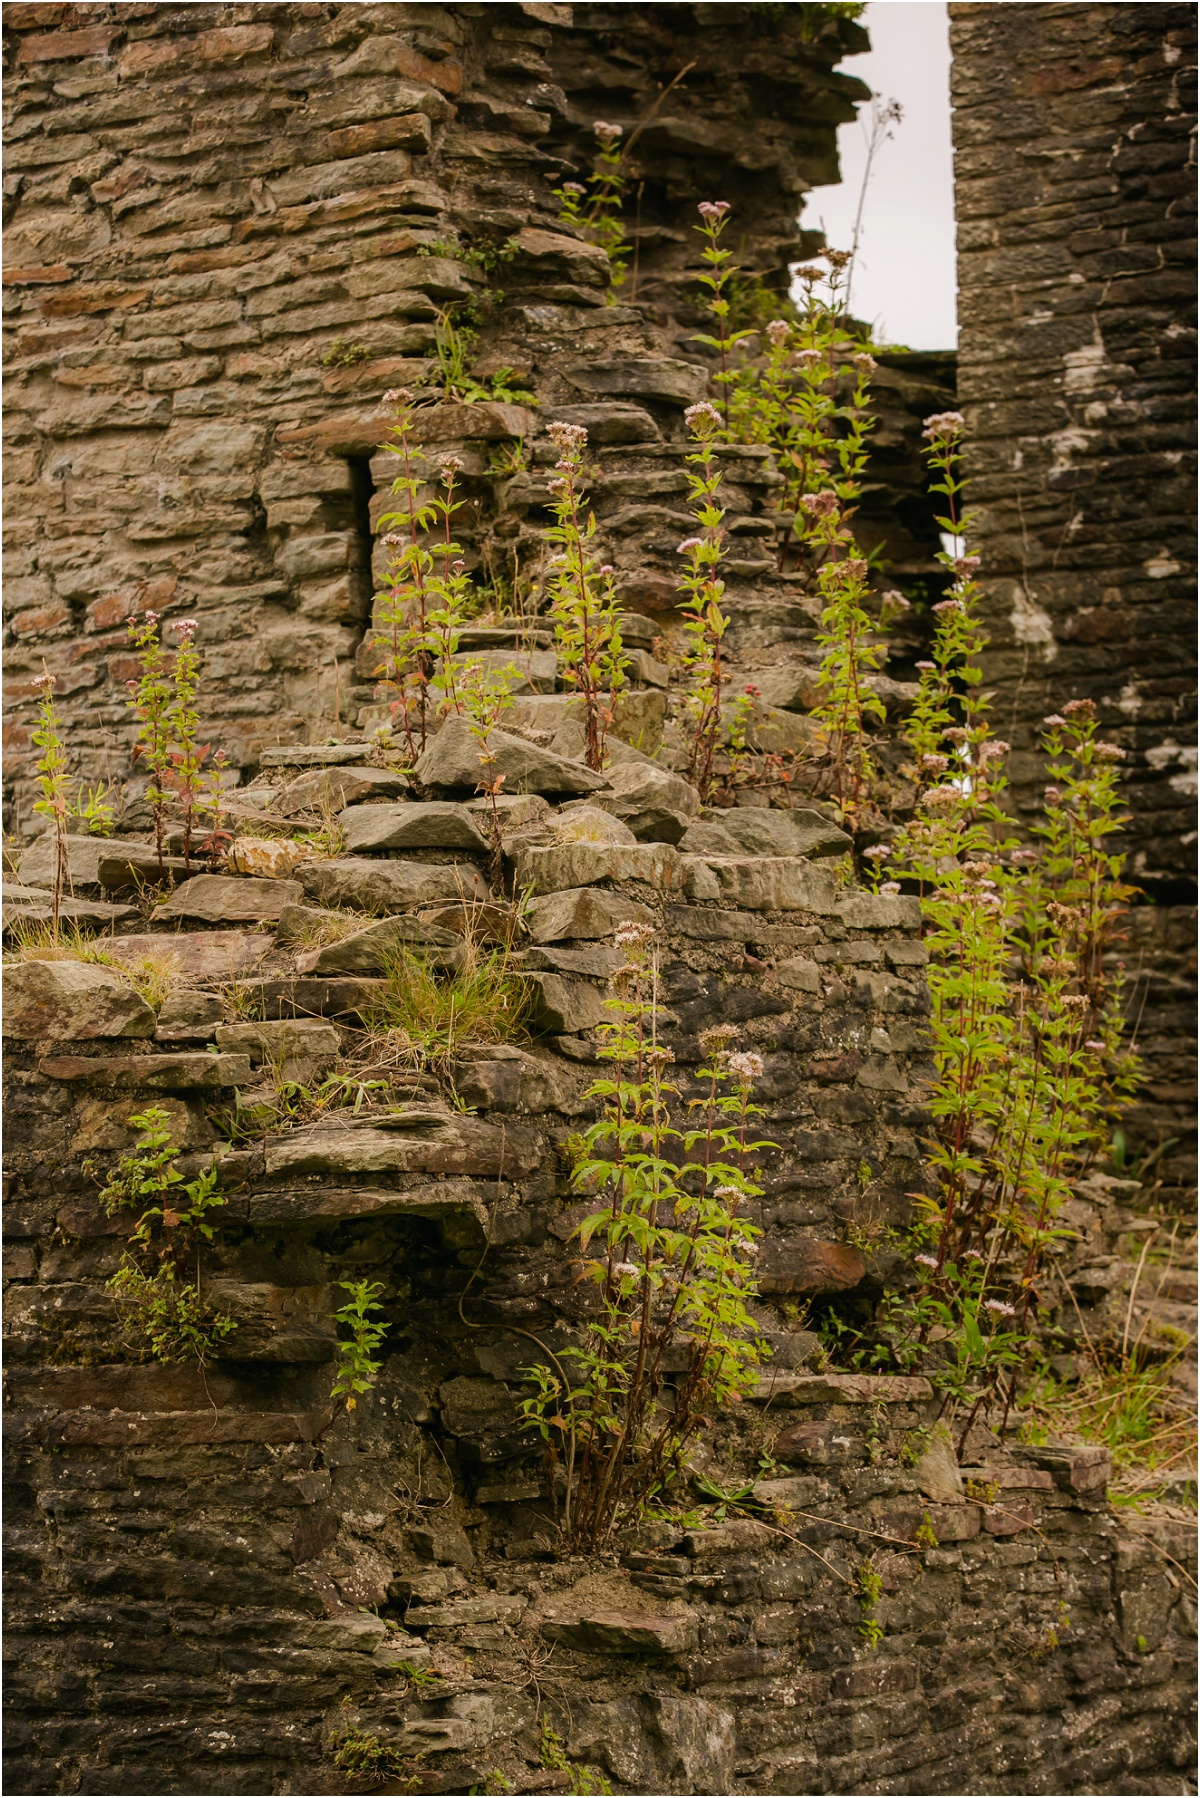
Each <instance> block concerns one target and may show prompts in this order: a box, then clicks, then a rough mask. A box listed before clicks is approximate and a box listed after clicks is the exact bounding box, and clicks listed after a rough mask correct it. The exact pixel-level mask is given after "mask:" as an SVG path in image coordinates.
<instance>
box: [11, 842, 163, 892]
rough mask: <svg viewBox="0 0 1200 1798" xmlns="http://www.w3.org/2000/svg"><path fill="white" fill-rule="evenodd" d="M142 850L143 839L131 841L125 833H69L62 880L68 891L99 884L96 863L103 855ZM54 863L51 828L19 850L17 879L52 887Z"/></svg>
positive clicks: (144, 851)
mask: <svg viewBox="0 0 1200 1798" xmlns="http://www.w3.org/2000/svg"><path fill="white" fill-rule="evenodd" d="M145 853H146V845H145V843H135V842H133V841H132V840H130V839H127V838H125V837H91V836H88V837H73V836H69V837H68V838H67V863H68V868H69V874H70V878H69V881H67V882H66V883H65V890H67V891H69V890H70V888H71V887H81V886H82V887H97V886H99V885H100V863H101V861H103V860H104V859H105V858H111V857H113V856H117V855H125V854H129V855H136V856H141V855H145ZM54 865H55V847H54V835H53V832H45V833H43V835H41V836H40V837H38V839H37V841H36V842H34V843H31V844H30V845H29V847H28V849H26V850H25V851H24V853H23V854H22V856H21V860H20V862H19V864H18V867H17V879H18V880H19V881H20V883H21V885H22V886H27V887H51V888H52V887H53V886H54Z"/></svg>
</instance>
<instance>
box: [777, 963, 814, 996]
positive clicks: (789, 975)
mask: <svg viewBox="0 0 1200 1798" xmlns="http://www.w3.org/2000/svg"><path fill="white" fill-rule="evenodd" d="M775 976H776V979H777V980H778V981H779V984H780V986H786V987H787V988H789V990H790V991H792V992H794V993H820V991H821V970H820V968H819V967H818V966H817V964H816V962H815V961H809V960H808V958H807V956H804V955H791V956H789V957H788V959H787V961H781V962H780V963H779V966H778V967H777V968H776V969H775Z"/></svg>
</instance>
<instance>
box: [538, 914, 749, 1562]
mask: <svg viewBox="0 0 1200 1798" xmlns="http://www.w3.org/2000/svg"><path fill="white" fill-rule="evenodd" d="M652 935H653V931H652V930H651V928H650V926H648V925H639V924H623V925H621V926H620V928H619V929H618V931H617V935H616V941H617V943H618V945H619V946H620V947H622V948H623V949H624V950H625V951H626V954H627V955H628V957H629V960H628V962H627V963H626V965H625V967H624V968H623V969H621V970H619V971H618V973H617V975H616V976H615V981H616V983H617V985H618V996H617V997H616V998H614V999H612V1000H609V1001H608V1002H607V1009H608V1011H609V1014H610V1021H609V1022H608V1023H606V1024H604V1025H602V1026H601V1027H600V1029H601V1032H602V1034H603V1036H604V1038H605V1043H604V1047H603V1048H602V1049H601V1051H600V1056H601V1059H602V1060H603V1061H605V1062H607V1063H608V1064H609V1068H610V1070H611V1072H610V1073H608V1074H607V1075H605V1076H604V1077H602V1078H601V1079H598V1080H597V1081H595V1082H594V1084H593V1085H592V1087H591V1089H590V1093H589V1097H591V1098H594V1099H596V1100H598V1101H599V1105H600V1115H599V1117H598V1118H597V1119H596V1121H595V1122H594V1123H592V1124H591V1125H590V1126H589V1127H588V1129H587V1130H586V1131H585V1132H584V1134H583V1137H582V1139H581V1141H580V1144H579V1150H578V1158H577V1161H576V1165H575V1169H574V1174H573V1184H574V1186H575V1189H576V1191H578V1192H581V1193H585V1194H587V1195H588V1197H589V1198H591V1199H592V1200H593V1202H594V1203H595V1205H596V1209H595V1210H594V1211H593V1212H592V1213H591V1214H590V1215H589V1216H588V1217H587V1218H585V1219H584V1220H583V1222H582V1223H581V1224H579V1225H578V1227H577V1229H576V1231H575V1235H576V1237H577V1239H578V1242H579V1246H580V1250H581V1252H582V1254H583V1255H584V1257H585V1260H584V1262H583V1266H582V1269H581V1277H582V1278H584V1279H586V1280H587V1281H589V1282H590V1283H591V1284H592V1285H593V1287H594V1288H595V1292H596V1302H595V1306H594V1308H593V1309H592V1310H591V1311H590V1312H589V1314H588V1316H587V1318H586V1321H585V1325H584V1338H583V1341H582V1343H580V1344H578V1345H576V1346H574V1347H572V1348H569V1349H566V1350H564V1351H563V1352H562V1355H561V1357H560V1358H559V1363H558V1364H557V1365H556V1368H555V1370H554V1371H552V1370H551V1369H549V1368H547V1367H545V1366H544V1365H543V1366H534V1367H531V1368H529V1369H527V1370H526V1377H528V1378H529V1379H530V1381H531V1382H532V1383H533V1384H534V1386H535V1389H536V1390H535V1392H534V1394H533V1396H531V1397H529V1398H527V1399H526V1400H524V1401H523V1410H524V1415H525V1420H526V1424H527V1427H530V1428H532V1429H535V1430H537V1431H538V1432H539V1433H540V1434H541V1436H542V1438H543V1440H544V1441H545V1442H546V1444H547V1448H548V1450H549V1452H550V1453H551V1455H552V1457H553V1458H555V1459H557V1460H559V1461H561V1462H562V1464H563V1472H564V1475H565V1513H564V1527H565V1530H566V1532H567V1535H568V1537H569V1538H570V1539H571V1540H572V1541H574V1542H576V1543H578V1544H580V1545H582V1546H585V1547H587V1548H589V1549H591V1550H596V1549H600V1548H602V1547H603V1546H604V1545H605V1544H606V1543H607V1542H608V1541H609V1540H610V1539H611V1537H612V1535H613V1532H614V1531H615V1530H617V1529H619V1528H620V1527H621V1526H622V1525H623V1524H626V1523H628V1522H630V1521H632V1520H634V1519H636V1518H637V1517H638V1516H640V1515H641V1514H642V1513H643V1511H644V1510H645V1508H646V1507H647V1506H648V1505H650V1504H651V1503H653V1502H654V1500H655V1499H657V1498H659V1497H660V1495H662V1494H663V1493H664V1491H665V1490H666V1488H667V1487H668V1486H669V1485H670V1483H671V1481H672V1480H673V1479H674V1478H675V1477H676V1476H677V1475H678V1474H679V1473H680V1471H681V1469H682V1466H683V1462H684V1457H685V1455H686V1452H687V1449H688V1446H689V1445H690V1444H691V1443H692V1442H693V1441H694V1439H695V1438H696V1436H697V1435H698V1434H699V1432H700V1431H701V1429H703V1428H704V1427H705V1424H706V1422H707V1418H708V1413H709V1409H710V1407H712V1406H714V1405H721V1404H728V1403H733V1402H736V1401H737V1400H738V1399H739V1398H740V1397H741V1396H742V1395H743V1394H744V1393H745V1392H746V1391H747V1390H748V1388H749V1387H750V1386H751V1385H752V1384H753V1382H754V1379H755V1377H756V1376H755V1370H756V1368H757V1366H758V1365H759V1363H760V1361H761V1360H762V1358H763V1355H764V1353H765V1350H764V1347H763V1344H762V1343H761V1341H760V1339H759V1336H758V1333H757V1331H756V1329H755V1326H754V1323H753V1320H752V1318H751V1316H750V1314H749V1312H748V1310H747V1308H746V1307H747V1301H748V1300H749V1299H750V1298H752V1297H753V1295H754V1292H755V1284H754V1277H753V1258H754V1255H755V1254H756V1252H757V1242H756V1238H757V1236H758V1234H759V1232H758V1230H757V1229H756V1227H755V1226H754V1225H753V1224H751V1223H750V1222H749V1220H748V1218H747V1217H746V1207H747V1204H748V1202H749V1201H750V1200H752V1199H754V1198H755V1197H757V1196H758V1195H759V1193H760V1191H761V1188H760V1187H759V1186H757V1185H756V1184H755V1181H754V1178H753V1174H752V1163H753V1158H754V1156H755V1155H756V1154H758V1153H760V1152H761V1151H762V1150H763V1149H764V1148H766V1147H768V1146H769V1145H767V1144H765V1143H763V1142H760V1141H758V1140H757V1139H754V1138H753V1136H752V1130H753V1127H754V1126H753V1120H754V1118H755V1116H756V1115H757V1113H758V1110H759V1108H758V1107H757V1106H755V1105H754V1104H753V1103H752V1102H751V1097H750V1095H751V1091H752V1088H753V1083H754V1081H755V1079H756V1078H757V1077H758V1076H759V1075H760V1074H761V1073H762V1062H761V1060H760V1058H759V1057H758V1056H757V1055H754V1054H750V1053H744V1052H738V1051H735V1050H733V1049H732V1047H731V1039H732V1038H733V1036H735V1035H736V1031H734V1030H732V1029H730V1028H728V1027H724V1026H722V1027H719V1028H717V1029H716V1030H714V1031H710V1032H707V1033H706V1035H705V1036H704V1037H702V1039H701V1041H702V1043H703V1045H704V1047H705V1049H706V1051H707V1054H708V1062H707V1065H706V1066H705V1067H703V1068H702V1069H701V1071H700V1080H701V1081H702V1082H703V1083H704V1085H703V1087H702V1096H701V1097H699V1098H697V1099H694V1100H691V1101H689V1103H688V1108H687V1109H688V1110H689V1111H690V1112H691V1114H692V1115H691V1119H690V1121H689V1122H688V1123H687V1124H685V1125H683V1126H682V1127H681V1125H680V1124H677V1123H676V1122H674V1121H673V1114H672V1103H673V1101H677V1099H678V1093H677V1089H676V1088H675V1087H674V1086H672V1085H671V1084H670V1083H669V1082H668V1080H667V1079H666V1071H667V1067H668V1065H669V1062H670V1059H671V1057H670V1051H669V1050H666V1049H664V1048H662V1047H660V1045H659V1044H658V1042H657V1038H656V1019H657V1009H658V1007H657V970H656V967H655V965H654V961H653V958H652V956H651V953H650V949H649V939H650V938H651V937H652ZM677 1357H678V1358H680V1359H681V1360H682V1369H681V1371H679V1373H678V1376H677V1378H676V1380H675V1384H674V1389H673V1391H670V1390H669V1389H668V1387H667V1369H668V1367H669V1366H672V1367H675V1366H678V1360H677ZM558 1366H562V1367H563V1369H564V1372H565V1378H566V1379H567V1380H571V1379H572V1378H573V1379H574V1380H575V1381H576V1383H575V1384H574V1385H570V1386H567V1385H564V1377H563V1375H560V1373H559V1371H558ZM567 1369H569V1370H570V1371H569V1372H568V1371H566V1370H567Z"/></svg>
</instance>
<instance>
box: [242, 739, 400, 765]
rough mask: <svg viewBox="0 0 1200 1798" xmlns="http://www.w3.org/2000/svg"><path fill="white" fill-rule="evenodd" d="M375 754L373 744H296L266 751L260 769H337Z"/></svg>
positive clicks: (260, 759) (261, 757)
mask: <svg viewBox="0 0 1200 1798" xmlns="http://www.w3.org/2000/svg"><path fill="white" fill-rule="evenodd" d="M374 753H375V745H374V744H373V743H312V744H296V745H295V746H294V747H292V748H288V749H264V750H263V752H262V754H261V755H260V756H259V758H258V765H259V767H260V768H337V767H340V766H341V765H342V764H343V763H350V762H365V761H366V760H367V759H368V758H369V757H370V756H372V755H373V754H374Z"/></svg>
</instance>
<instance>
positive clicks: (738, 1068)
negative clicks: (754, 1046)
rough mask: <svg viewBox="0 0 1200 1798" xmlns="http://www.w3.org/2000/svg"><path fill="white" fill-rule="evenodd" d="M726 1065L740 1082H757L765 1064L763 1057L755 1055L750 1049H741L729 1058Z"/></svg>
mask: <svg viewBox="0 0 1200 1798" xmlns="http://www.w3.org/2000/svg"><path fill="white" fill-rule="evenodd" d="M726 1065H727V1066H728V1068H729V1072H730V1073H731V1074H736V1075H737V1077H738V1079H739V1080H757V1079H759V1077H760V1076H761V1074H762V1071H763V1067H764V1065H765V1064H764V1062H763V1058H762V1056H761V1055H755V1054H754V1053H753V1052H752V1051H751V1050H749V1049H739V1050H738V1051H737V1052H736V1053H735V1054H733V1055H731V1056H730V1057H729V1060H728V1062H727V1064H726Z"/></svg>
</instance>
